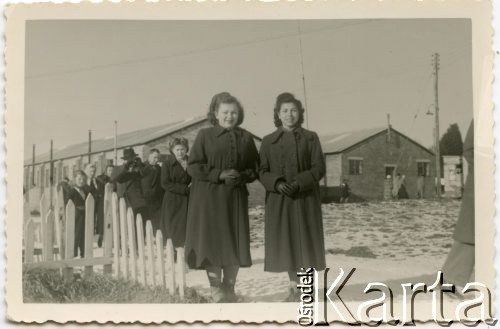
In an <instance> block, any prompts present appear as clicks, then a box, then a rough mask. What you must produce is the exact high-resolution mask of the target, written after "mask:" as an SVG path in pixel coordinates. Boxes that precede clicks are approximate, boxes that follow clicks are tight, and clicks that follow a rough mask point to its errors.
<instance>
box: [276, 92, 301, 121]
mask: <svg viewBox="0 0 500 329" xmlns="http://www.w3.org/2000/svg"><path fill="white" fill-rule="evenodd" d="M284 103H293V104H295V106H296V107H297V110H299V121H298V122H297V125H298V126H301V125H302V124H303V123H304V108H303V107H302V102H301V101H299V100H298V99H297V98H295V96H293V94H291V93H281V94H279V95H278V97H277V98H276V105H275V106H274V125H275V126H276V127H281V126H282V125H283V122H281V120H280V118H279V116H278V113H279V112H280V109H281V105H283V104H284Z"/></svg>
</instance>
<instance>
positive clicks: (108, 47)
mask: <svg viewBox="0 0 500 329" xmlns="http://www.w3.org/2000/svg"><path fill="white" fill-rule="evenodd" d="M471 47H472V41H471V24H470V21H469V20H466V19H406V20H397V19H387V20H301V21H297V20H268V21H139V20H138V21H130V20H129V21H122V20H101V21H99V20H71V21H70V20H52V21H43V20H40V21H29V22H28V23H27V26H26V58H25V60H26V66H25V128H24V129H25V139H24V155H25V158H26V159H28V158H31V152H32V145H33V144H36V149H37V154H42V153H44V152H46V151H48V150H49V145H50V140H51V139H53V141H54V147H55V148H63V147H65V146H67V145H70V144H74V143H78V142H83V141H86V140H87V138H88V130H89V129H90V130H92V134H93V137H94V138H101V137H111V136H112V135H113V129H114V120H117V121H118V133H124V132H129V131H133V130H137V129H141V128H147V127H151V126H155V125H159V124H163V123H169V122H174V121H179V120H184V119H186V118H189V117H198V116H202V115H205V113H206V112H207V109H208V105H209V103H210V100H211V98H212V96H213V95H214V94H216V93H218V92H221V91H228V92H230V93H232V94H233V95H234V96H236V97H237V98H238V99H239V100H240V101H241V103H242V105H243V107H244V109H245V121H244V123H243V125H242V126H243V127H244V128H246V129H248V130H250V131H251V132H252V133H254V134H256V135H258V136H264V135H266V134H268V133H271V132H272V131H273V130H274V129H275V128H274V124H273V107H274V103H275V100H276V96H277V95H278V94H279V93H281V92H284V91H288V92H292V93H293V94H295V95H296V96H297V97H298V98H299V99H301V100H302V101H303V103H305V105H306V113H307V116H306V118H307V120H306V123H305V124H304V126H305V127H307V128H308V129H310V130H313V131H316V132H318V134H320V135H330V134H334V133H341V132H345V131H352V130H358V129H365V128H372V127H377V126H384V125H386V124H387V117H386V116H387V114H390V118H391V119H390V120H391V124H392V126H393V127H394V128H395V129H397V130H399V131H401V132H402V133H404V134H406V135H408V136H409V137H411V138H413V139H415V140H416V141H418V142H420V143H422V144H423V145H424V146H426V147H430V146H432V144H433V127H434V116H431V115H426V112H428V111H429V110H430V111H431V112H433V111H434V107H433V104H434V103H435V101H434V76H433V74H432V73H433V66H432V63H431V62H432V54H433V53H435V52H438V53H439V54H440V70H439V109H440V133H441V135H442V134H443V133H444V132H445V131H446V129H447V127H449V125H450V124H453V123H457V124H458V125H459V128H460V130H461V132H462V136H463V137H465V133H466V129H467V127H468V125H469V123H470V120H471V119H472V106H473V105H472V97H473V95H472V59H471ZM301 49H302V51H301ZM302 74H303V75H302ZM303 76H304V79H305V95H306V96H307V97H304V84H303V80H302V77H303ZM304 100H306V102H304Z"/></svg>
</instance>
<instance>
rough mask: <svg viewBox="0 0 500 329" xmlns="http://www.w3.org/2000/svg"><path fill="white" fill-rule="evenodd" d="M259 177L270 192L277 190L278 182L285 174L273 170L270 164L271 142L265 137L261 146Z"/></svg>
mask: <svg viewBox="0 0 500 329" xmlns="http://www.w3.org/2000/svg"><path fill="white" fill-rule="evenodd" d="M259 179H260V182H261V183H262V185H264V188H265V189H266V190H267V191H269V192H276V188H275V187H276V183H277V182H278V181H279V180H281V179H284V178H283V176H281V175H277V174H274V173H272V172H271V166H270V164H269V142H268V141H267V140H265V139H264V140H263V141H262V145H261V146H260V167H259Z"/></svg>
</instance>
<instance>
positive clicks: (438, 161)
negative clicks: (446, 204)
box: [432, 53, 441, 199]
mask: <svg viewBox="0 0 500 329" xmlns="http://www.w3.org/2000/svg"><path fill="white" fill-rule="evenodd" d="M432 65H433V67H434V131H435V134H434V135H435V136H434V138H435V145H436V146H435V149H434V153H435V156H436V158H435V161H436V196H437V198H438V199H441V152H440V151H439V92H438V77H439V74H438V73H439V53H434V55H433V56H432Z"/></svg>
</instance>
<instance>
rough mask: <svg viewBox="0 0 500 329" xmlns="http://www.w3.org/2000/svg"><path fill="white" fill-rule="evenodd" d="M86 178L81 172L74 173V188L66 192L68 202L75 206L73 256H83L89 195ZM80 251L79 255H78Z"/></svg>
mask: <svg viewBox="0 0 500 329" xmlns="http://www.w3.org/2000/svg"><path fill="white" fill-rule="evenodd" d="M86 181H87V176H86V175H85V173H84V172H83V171H81V170H78V171H77V172H76V173H75V186H74V187H71V188H70V190H69V191H68V201H69V200H71V201H72V202H73V204H74V206H75V244H74V256H75V257H77V256H78V254H80V257H84V256H85V201H86V199H87V195H88V194H89V190H88V187H87V186H86ZM78 249H80V253H78Z"/></svg>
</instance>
